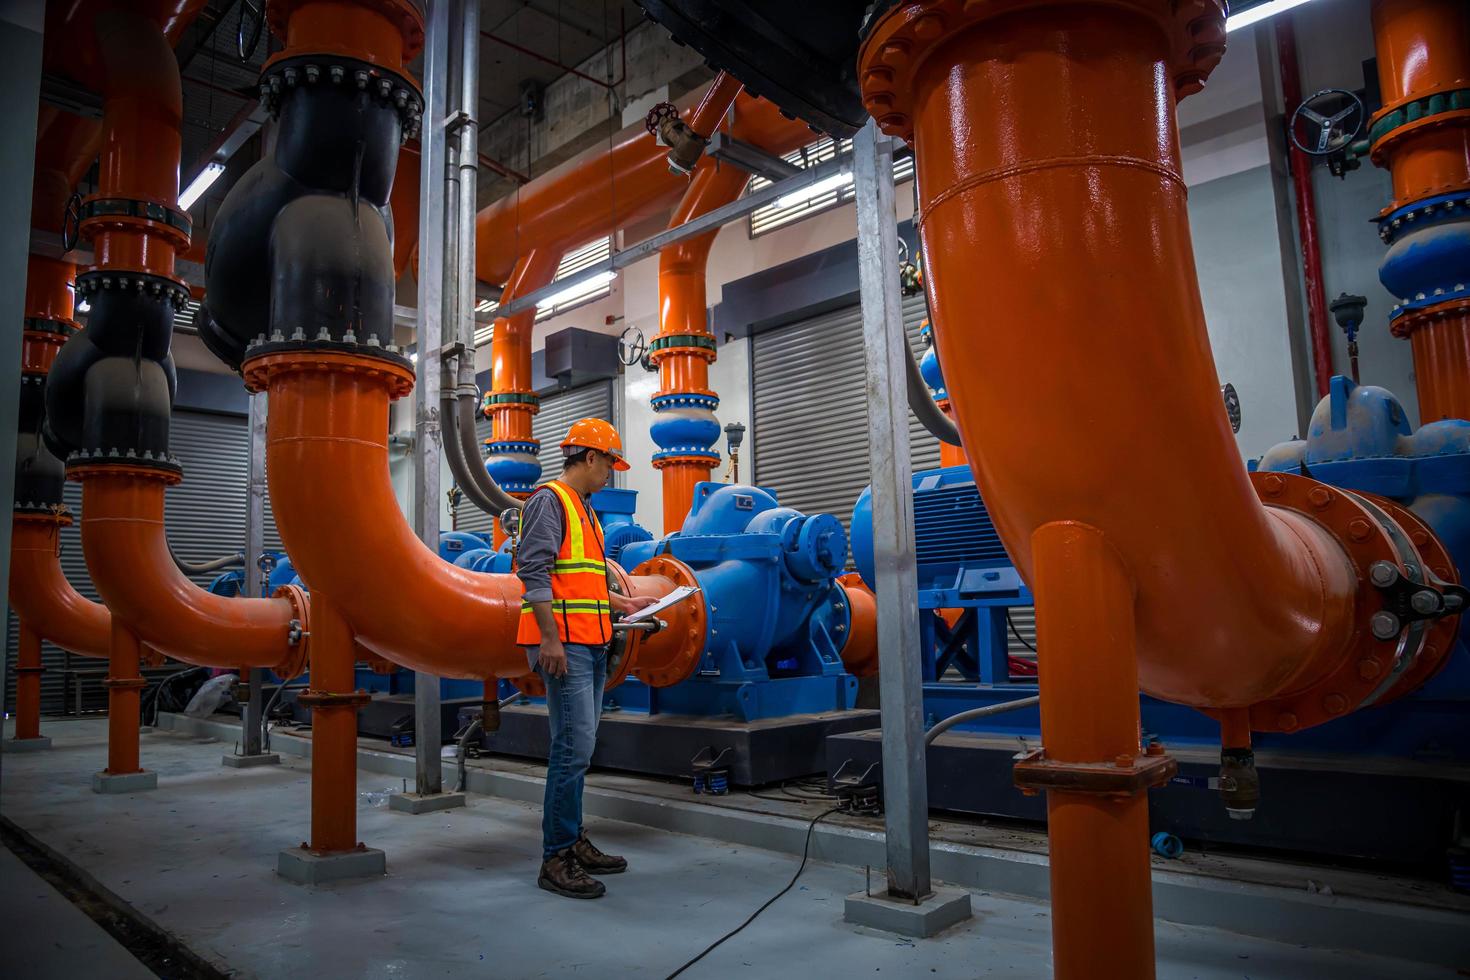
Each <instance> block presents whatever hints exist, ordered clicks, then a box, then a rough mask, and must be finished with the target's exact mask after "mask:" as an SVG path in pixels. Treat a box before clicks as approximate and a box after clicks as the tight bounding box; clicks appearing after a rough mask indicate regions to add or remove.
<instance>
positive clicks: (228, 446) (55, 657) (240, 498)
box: [5, 412, 283, 714]
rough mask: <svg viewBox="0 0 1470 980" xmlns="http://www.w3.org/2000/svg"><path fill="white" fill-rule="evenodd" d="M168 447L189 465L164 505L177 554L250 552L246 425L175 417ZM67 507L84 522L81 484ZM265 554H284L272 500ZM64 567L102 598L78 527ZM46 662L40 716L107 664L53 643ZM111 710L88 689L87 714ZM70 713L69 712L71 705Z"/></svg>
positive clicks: (11, 626)
mask: <svg viewBox="0 0 1470 980" xmlns="http://www.w3.org/2000/svg"><path fill="white" fill-rule="evenodd" d="M169 445H170V448H171V449H172V450H173V452H174V455H176V456H178V457H179V460H180V461H181V462H182V463H183V466H184V481H183V482H182V483H180V484H178V485H177V486H173V487H170V488H169V489H168V492H167V495H166V497H165V498H164V521H165V525H166V527H167V528H168V539H169V542H170V543H171V544H172V545H173V548H174V551H176V552H177V553H178V555H179V557H180V558H183V559H184V560H186V561H207V560H209V559H212V558H218V557H220V556H221V555H225V554H229V553H230V552H234V551H241V550H243V548H244V547H245V483H246V480H247V479H248V476H249V470H250V438H249V427H248V423H247V420H246V419H245V418H244V417H243V416H239V415H214V414H209V413H204V412H175V413H174V415H173V419H172V424H171V427H170V430H169ZM66 503H67V506H68V507H70V508H71V509H72V512H73V513H74V514H77V515H78V516H80V514H81V504H82V491H81V487H80V486H78V485H77V484H75V483H68V484H67V485H66ZM265 548H266V550H267V551H281V550H283V549H282V547H281V538H280V535H279V534H278V533H277V531H276V524H275V519H274V516H273V515H272V513H271V509H270V498H269V496H267V497H266V511H265ZM61 567H62V570H63V571H65V572H66V576H67V578H68V579H70V580H71V582H72V583H73V584H74V585H75V586H76V588H77V591H78V592H80V593H81V594H82V595H84V596H86V597H87V598H89V599H94V600H95V599H96V598H97V592H96V590H95V589H94V588H93V587H92V580H91V578H90V577H89V576H88V575H87V565H86V561H85V560H84V558H83V556H82V542H81V531H80V528H79V527H78V526H77V525H75V524H73V525H72V526H71V527H67V528H63V529H62V531H61ZM213 577H214V576H212V575H198V576H194V581H195V582H196V583H198V584H199V585H201V586H207V585H208V584H209V582H210V580H211V579H212V578H213ZM7 627H8V628H7V631H6V645H5V651H6V659H7V667H8V669H7V672H6V677H7V684H6V690H5V704H6V707H7V709H9V708H10V707H11V706H12V705H14V703H15V675H14V666H15V659H14V658H15V650H16V642H17V637H16V634H17V630H18V627H17V624H16V619H15V614H14V613H11V614H10V616H9V623H8V624H7ZM41 662H42V664H43V665H44V666H45V667H46V668H47V671H46V673H44V674H42V675H41V711H42V712H43V713H46V714H53V713H57V712H60V711H62V710H64V706H63V704H62V700H63V684H64V677H63V675H62V671H63V670H65V669H68V668H76V667H97V666H101V665H102V664H104V663H105V662H104V661H101V660H94V659H92V658H90V657H78V656H75V655H73V654H69V653H67V652H66V651H64V650H62V649H60V648H58V647H54V646H52V645H51V644H49V643H44V644H42V646H41ZM106 703H107V698H106V695H105V693H104V692H103V690H102V687H101V686H100V685H98V684H88V685H87V687H86V689H85V694H84V698H83V702H82V707H83V709H84V710H95V709H101V708H103V707H105V706H106ZM65 708H70V705H66V706H65Z"/></svg>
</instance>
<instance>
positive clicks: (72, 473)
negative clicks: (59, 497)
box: [66, 446, 184, 486]
mask: <svg viewBox="0 0 1470 980" xmlns="http://www.w3.org/2000/svg"><path fill="white" fill-rule="evenodd" d="M117 473H130V474H133V475H136V476H150V477H153V478H155V479H159V480H162V481H163V482H164V483H166V484H168V485H169V486H173V485H174V484H175V483H180V482H182V481H183V479H184V464H183V463H181V462H179V458H178V457H177V456H174V455H172V454H169V453H154V452H152V451H151V450H147V449H145V450H144V451H143V452H142V453H139V452H138V451H137V450H135V449H118V448H117V447H116V446H114V447H113V448H111V449H78V450H77V451H76V452H74V453H72V454H71V455H70V456H68V457H66V478H67V479H68V480H75V481H77V482H79V483H80V482H81V481H83V480H86V479H87V478H88V477H91V476H101V475H107V474H117Z"/></svg>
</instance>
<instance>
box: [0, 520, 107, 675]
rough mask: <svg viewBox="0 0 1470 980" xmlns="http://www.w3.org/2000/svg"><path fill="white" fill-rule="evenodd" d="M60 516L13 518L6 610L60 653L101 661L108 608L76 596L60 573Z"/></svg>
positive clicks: (105, 652) (63, 574)
mask: <svg viewBox="0 0 1470 980" xmlns="http://www.w3.org/2000/svg"><path fill="white" fill-rule="evenodd" d="M70 523H71V518H70V517H67V516H65V515H60V514H16V515H15V516H14V518H13V520H12V523H11V532H10V533H11V541H10V606H11V608H12V609H14V610H15V614H16V616H17V617H19V619H20V621H21V622H23V623H25V624H26V625H27V626H28V627H29V628H31V629H33V630H35V631H36V632H37V633H38V634H40V635H41V637H42V638H44V639H47V640H50V641H51V642H52V643H54V644H56V645H57V646H59V647H61V648H62V649H63V650H67V651H70V652H71V653H75V654H78V655H80V656H83V657H106V656H107V654H108V640H109V637H110V636H111V635H112V616H111V615H110V614H109V613H108V611H107V607H106V606H103V605H102V604H100V603H96V602H93V601H92V600H91V599H88V598H87V597H86V596H84V595H82V594H81V593H80V592H78V591H77V590H76V589H75V588H74V587H73V586H72V584H71V582H70V581H68V580H67V577H66V573H65V572H63V571H62V570H61V558H60V555H61V529H62V528H63V527H65V526H66V525H67V524H70Z"/></svg>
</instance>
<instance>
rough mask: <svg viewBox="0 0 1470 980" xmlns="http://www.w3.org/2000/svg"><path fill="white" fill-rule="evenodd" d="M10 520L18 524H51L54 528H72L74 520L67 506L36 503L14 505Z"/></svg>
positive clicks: (17, 503)
mask: <svg viewBox="0 0 1470 980" xmlns="http://www.w3.org/2000/svg"><path fill="white" fill-rule="evenodd" d="M10 519H11V520H13V521H14V522H15V523H17V524H50V525H52V526H54V527H70V526H71V525H72V522H73V521H74V518H73V517H72V513H71V509H70V508H69V507H67V506H66V505H65V504H48V503H40V502H35V501H29V502H25V503H21V502H19V501H17V502H16V503H15V504H14V505H12V510H11V515H10Z"/></svg>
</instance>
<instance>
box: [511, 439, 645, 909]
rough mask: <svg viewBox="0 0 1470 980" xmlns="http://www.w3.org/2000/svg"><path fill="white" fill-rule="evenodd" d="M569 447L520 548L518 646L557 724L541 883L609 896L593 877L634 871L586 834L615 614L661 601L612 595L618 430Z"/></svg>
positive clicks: (529, 511)
mask: <svg viewBox="0 0 1470 980" xmlns="http://www.w3.org/2000/svg"><path fill="white" fill-rule="evenodd" d="M561 451H562V457H563V463H562V474H561V479H559V480H552V481H551V482H550V483H548V484H546V485H545V486H543V487H541V488H539V489H538V490H537V491H536V492H535V493H533V494H531V496H530V498H529V499H527V501H526V504H525V507H524V509H523V510H522V515H521V532H520V542H519V544H518V545H517V548H516V574H517V575H518V576H520V579H521V582H522V583H523V584H524V585H525V590H526V591H525V595H524V596H523V597H522V601H521V621H520V628H519V630H518V632H517V634H516V642H517V643H519V644H520V645H521V646H524V647H525V648H526V654H527V658H528V660H529V662H530V665H531V668H532V669H533V670H535V671H536V673H537V674H539V675H540V677H541V679H542V681H544V682H545V684H546V716H547V719H548V720H549V721H550V723H551V750H550V752H549V753H548V754H547V759H546V795H545V799H544V801H543V813H542V817H541V844H542V854H541V859H542V860H541V873H540V875H539V876H538V878H537V881H536V883H537V884H538V885H540V886H541V887H542V888H545V889H546V890H547V891H552V892H555V893H557V894H558V895H565V896H567V897H569V898H600V897H601V896H602V895H603V894H604V893H606V891H607V888H606V886H604V885H603V883H602V882H601V881H598V880H597V879H595V878H593V877H591V876H592V875H606V874H618V873H620V872H622V871H626V870H627V868H628V862H627V861H626V860H624V859H623V858H621V857H616V856H614V855H611V854H604V853H603V852H602V851H600V850H598V849H597V847H596V845H594V844H593V843H592V842H591V841H590V840H588V839H587V833H586V831H584V830H583V829H582V787H583V784H584V782H585V778H586V775H587V765H588V763H589V762H591V760H592V750H593V748H594V746H595V745H596V740H597V720H598V716H599V714H600V713H601V710H602V690H603V685H604V683H605V682H606V681H607V650H608V643H609V642H610V641H611V640H612V636H613V632H612V614H613V613H619V614H625V613H631V612H633V611H635V610H638V609H642V608H643V607H644V606H647V605H650V604H651V603H653V602H654V599H652V598H651V597H649V596H621V595H618V594H616V593H613V592H610V591H609V589H608V574H607V562H606V559H605V557H604V554H603V548H602V525H601V524H600V523H598V520H597V515H596V514H594V513H593V512H592V504H591V502H590V500H589V498H590V497H591V496H592V494H593V493H595V492H596V491H598V490H601V489H602V488H603V487H604V486H606V485H607V482H608V480H609V479H610V478H611V477H612V473H613V470H626V469H627V468H628V464H627V463H626V462H625V461H624V460H623V442H622V440H621V439H619V438H618V433H617V430H616V429H614V428H613V427H612V425H611V424H609V423H607V422H605V421H603V420H602V419H582V420H580V421H578V422H574V423H573V424H572V427H571V429H569V430H568V431H567V437H566V438H565V439H564V440H562V444H561Z"/></svg>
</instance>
